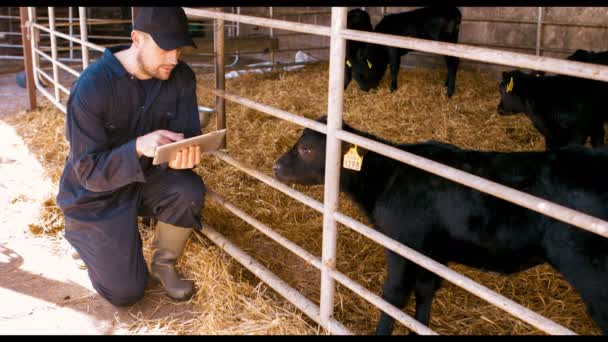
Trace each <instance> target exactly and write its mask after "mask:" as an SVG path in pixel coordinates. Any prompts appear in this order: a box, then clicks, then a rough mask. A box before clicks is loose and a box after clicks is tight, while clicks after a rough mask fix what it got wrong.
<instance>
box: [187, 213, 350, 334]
mask: <svg viewBox="0 0 608 342" xmlns="http://www.w3.org/2000/svg"><path fill="white" fill-rule="evenodd" d="M201 233H202V234H204V235H205V236H206V237H207V238H209V240H211V241H212V242H213V243H215V244H216V245H218V246H220V247H221V248H222V250H223V251H225V252H226V253H228V254H229V255H230V256H231V257H233V258H234V259H236V260H237V261H238V262H240V263H241V264H242V265H243V266H245V267H246V268H247V269H248V270H249V271H251V272H252V273H253V274H255V275H256V276H257V277H258V278H260V279H262V280H263V281H264V282H265V283H266V284H268V285H269V286H270V287H272V288H273V289H274V290H275V291H277V292H278V293H279V294H280V295H281V296H283V297H285V298H289V301H290V302H291V303H293V304H294V305H295V306H297V307H298V308H299V309H300V310H302V311H303V312H304V313H305V314H306V315H308V316H309V317H310V318H312V319H313V320H314V321H315V322H317V323H319V324H320V323H321V321H320V315H319V307H318V306H317V305H315V304H314V303H313V302H311V301H310V300H308V299H307V298H306V297H304V296H303V295H302V294H301V293H300V292H298V291H297V290H295V289H294V288H292V287H291V286H289V285H288V284H287V283H285V282H284V281H283V280H281V279H280V278H278V277H277V276H276V275H275V274H274V273H272V272H271V271H270V270H269V269H267V268H266V267H264V265H262V264H260V263H259V262H257V261H256V260H255V259H253V258H251V257H250V256H249V255H247V253H245V252H243V250H241V249H240V248H238V247H237V246H236V245H234V244H233V243H232V242H230V241H229V240H228V239H226V238H225V237H224V236H222V235H221V234H220V233H219V232H217V231H216V230H215V229H213V228H212V227H211V226H209V225H208V224H206V223H203V226H202V228H201ZM196 235H197V236H198V234H196ZM328 323H329V324H328V325H327V326H325V327H326V328H327V330H328V331H329V332H330V333H332V334H336V335H352V332H351V331H350V330H349V329H348V328H346V327H345V326H344V325H343V324H342V323H340V322H338V321H337V320H335V319H333V318H332V319H331V320H330V321H329V322H328Z"/></svg>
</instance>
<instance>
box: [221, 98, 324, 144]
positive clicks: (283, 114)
mask: <svg viewBox="0 0 608 342" xmlns="http://www.w3.org/2000/svg"><path fill="white" fill-rule="evenodd" d="M213 92H214V94H216V95H217V96H221V97H223V98H225V99H226V100H230V101H232V102H235V103H238V104H241V105H243V106H247V107H249V108H253V109H255V110H258V111H260V112H264V113H267V114H270V115H272V116H274V117H277V118H279V119H283V120H287V121H289V122H293V123H295V124H297V125H300V126H304V127H306V128H310V129H314V130H315V131H317V132H320V133H324V134H326V133H327V126H325V125H324V124H322V123H320V122H317V121H315V120H311V119H307V118H305V117H302V116H299V115H296V114H293V113H290V112H288V111H284V110H282V109H278V108H274V107H272V106H268V105H265V104H262V103H260V102H256V101H253V100H249V99H247V98H244V97H242V96H238V95H235V94H232V93H228V92H226V91H220V90H213Z"/></svg>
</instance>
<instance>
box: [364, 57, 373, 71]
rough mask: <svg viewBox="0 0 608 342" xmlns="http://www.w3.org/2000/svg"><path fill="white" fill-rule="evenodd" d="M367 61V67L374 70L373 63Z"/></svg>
mask: <svg viewBox="0 0 608 342" xmlns="http://www.w3.org/2000/svg"><path fill="white" fill-rule="evenodd" d="M365 61H366V62H367V67H368V68H370V69H371V68H372V62H370V61H369V59H366V60H365Z"/></svg>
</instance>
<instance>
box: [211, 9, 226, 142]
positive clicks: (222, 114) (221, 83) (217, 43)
mask: <svg viewBox="0 0 608 342" xmlns="http://www.w3.org/2000/svg"><path fill="white" fill-rule="evenodd" d="M220 10H221V8H220ZM213 50H214V52H215V88H216V89H220V90H224V89H225V85H226V71H225V69H224V65H225V64H224V63H225V61H224V20H223V19H221V18H217V19H215V25H214V26H213ZM215 111H216V112H217V116H216V127H217V129H218V130H220V129H224V128H226V103H225V101H224V98H222V97H221V96H216V97H215ZM220 147H221V148H225V147H226V138H224V140H223V141H222V144H221V145H220Z"/></svg>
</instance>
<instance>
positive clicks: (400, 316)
mask: <svg viewBox="0 0 608 342" xmlns="http://www.w3.org/2000/svg"><path fill="white" fill-rule="evenodd" d="M216 157H218V158H220V159H222V160H224V161H226V160H230V159H231V160H232V161H233V162H235V163H239V162H238V161H236V160H235V159H234V158H231V157H230V156H229V155H228V154H225V153H222V152H218V153H216ZM239 164H240V163H239ZM241 165H242V164H241ZM251 171H252V172H256V171H255V170H251ZM207 194H208V195H209V198H211V199H212V200H214V201H216V202H217V203H219V204H220V205H222V206H223V207H224V208H226V209H227V210H228V211H230V212H232V213H233V214H234V215H235V216H237V217H239V218H240V219H242V220H243V221H245V222H247V223H249V224H250V225H252V226H254V227H255V228H257V229H258V230H259V231H260V232H262V233H263V234H264V235H266V236H268V237H269V238H271V239H272V240H274V241H275V242H277V243H279V244H280V245H281V246H283V247H285V248H287V249H288V250H289V251H291V252H293V253H294V254H296V255H297V256H298V257H300V258H301V259H302V260H304V261H306V262H307V263H308V264H310V265H312V266H314V267H316V268H317V269H319V270H320V269H322V268H323V265H322V262H321V260H320V259H319V258H318V257H316V256H314V255H312V254H311V253H309V252H308V251H306V250H305V249H304V248H302V247H300V246H298V245H297V244H295V243H293V242H292V241H291V240H289V239H286V238H285V237H283V236H282V235H281V234H278V233H277V232H275V231H274V230H273V229H272V228H270V227H268V226H267V225H265V224H264V223H262V222H260V221H258V220H256V219H255V218H254V217H252V216H250V215H248V214H247V213H246V212H245V211H243V210H242V209H240V208H238V207H237V206H236V205H234V204H233V203H230V202H229V201H228V200H226V199H225V198H224V197H222V196H221V195H220V194H218V193H216V192H214V191H213V190H209V191H208V192H207ZM317 203H318V202H317ZM319 206H323V205H322V204H321V203H319ZM331 276H332V278H335V279H336V280H338V281H339V282H340V283H341V284H343V285H344V286H346V287H348V288H349V289H350V290H352V291H354V292H356V293H360V294H362V296H363V297H364V298H365V299H366V300H367V301H369V302H370V303H373V304H377V306H378V307H379V308H380V309H381V310H383V311H386V312H391V313H392V316H393V317H395V318H396V319H397V320H399V321H400V322H401V323H403V324H404V325H406V326H407V327H410V328H411V329H412V330H414V331H415V332H417V333H419V334H424V335H435V334H436V333H435V332H434V331H433V330H431V329H429V328H428V327H427V326H425V325H424V324H422V323H420V322H418V321H417V320H415V319H414V318H413V317H412V316H410V315H408V314H406V313H404V312H403V311H401V310H400V309H399V308H396V307H395V306H393V305H391V304H390V303H388V302H387V301H385V300H384V299H382V298H381V297H379V296H377V295H375V294H373V293H372V292H371V291H369V290H368V289H366V288H365V287H363V286H361V285H360V284H358V283H357V282H355V281H353V280H352V279H350V278H349V277H347V276H346V275H344V274H343V273H341V272H339V271H337V270H332V271H331Z"/></svg>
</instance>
